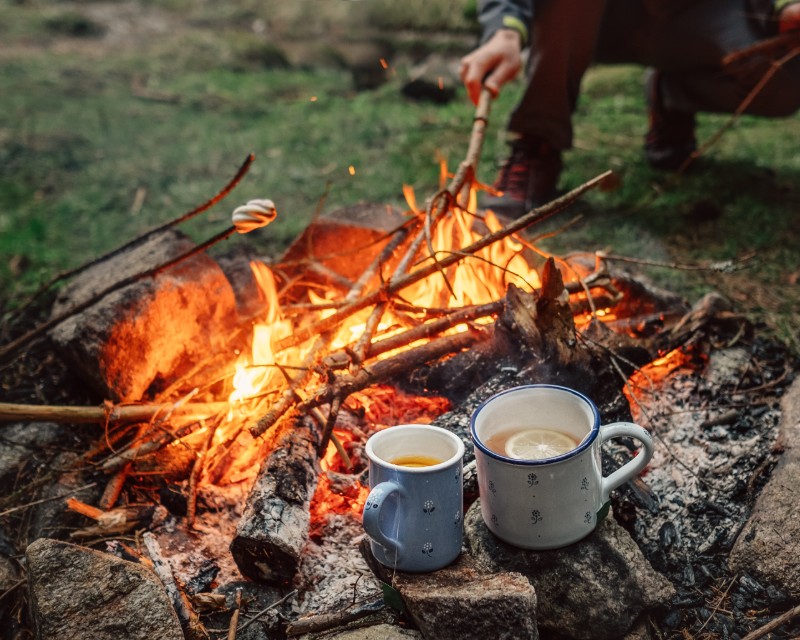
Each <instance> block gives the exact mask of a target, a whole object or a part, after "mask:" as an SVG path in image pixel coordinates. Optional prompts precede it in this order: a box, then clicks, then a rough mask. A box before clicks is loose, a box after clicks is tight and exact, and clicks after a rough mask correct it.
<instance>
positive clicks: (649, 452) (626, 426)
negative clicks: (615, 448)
mask: <svg viewBox="0 0 800 640" xmlns="http://www.w3.org/2000/svg"><path fill="white" fill-rule="evenodd" d="M623 437H630V438H633V439H634V440H638V441H639V442H641V443H642V446H641V448H640V449H639V451H638V452H637V454H636V456H635V457H634V458H633V460H631V461H630V462H626V463H625V464H624V465H622V466H621V467H620V468H619V469H617V470H616V471H614V473H612V474H611V475H610V476H607V477H604V478H603V479H602V481H601V483H600V500H601V502H602V504H605V503H606V502H608V499H609V495H610V494H611V492H612V491H613V490H614V489H616V488H617V487H618V486H620V485H621V484H622V483H624V482H627V481H628V480H630V479H631V478H633V477H635V476H638V475H639V473H641V471H642V469H644V468H645V466H646V465H647V463H648V462H650V459H651V458H652V457H653V439H652V438H651V437H650V433H649V432H648V431H647V429H643V428H642V427H640V426H639V425H638V424H634V423H632V422H614V423H612V424H606V425H602V426H601V427H600V444H602V443H604V442H606V441H607V440H611V439H612V438H623Z"/></svg>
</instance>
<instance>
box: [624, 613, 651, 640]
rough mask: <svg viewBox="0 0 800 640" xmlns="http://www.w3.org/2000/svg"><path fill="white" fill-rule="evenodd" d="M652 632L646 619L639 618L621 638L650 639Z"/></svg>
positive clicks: (630, 639)
mask: <svg viewBox="0 0 800 640" xmlns="http://www.w3.org/2000/svg"><path fill="white" fill-rule="evenodd" d="M652 638H653V634H652V633H651V632H650V625H649V624H648V622H647V619H646V618H645V619H642V620H639V621H638V622H637V623H636V624H634V625H633V628H632V629H631V630H630V631H628V633H626V634H625V637H624V638H623V639H622V640H652Z"/></svg>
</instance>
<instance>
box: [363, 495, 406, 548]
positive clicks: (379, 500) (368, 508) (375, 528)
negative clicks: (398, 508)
mask: <svg viewBox="0 0 800 640" xmlns="http://www.w3.org/2000/svg"><path fill="white" fill-rule="evenodd" d="M403 493H404V492H403V488H402V487H401V486H400V485H399V484H397V483H396V482H391V481H386V482H381V483H380V484H377V485H375V486H374V487H373V488H372V490H371V491H370V492H369V495H368V496H367V500H366V502H365V503H364V511H363V512H362V515H361V519H362V521H363V524H364V530H365V531H366V532H367V535H368V536H369V537H370V538H372V539H373V540H374V541H375V542H377V543H378V544H380V545H381V546H382V547H384V548H385V549H386V550H387V551H389V552H393V553H394V554H395V557H396V558H397V559H398V560H399V559H400V557H401V556H402V554H403V545H402V544H401V542H400V541H399V540H398V539H397V538H392V537H390V536H389V535H388V534H386V533H385V532H384V531H383V530H382V529H381V526H380V521H381V512H382V511H383V509H384V507H385V506H386V505H387V500H388V499H389V498H390V497H391V496H397V498H400V497H401V496H402V495H403ZM390 504H391V503H390ZM394 504H395V505H396V504H397V502H396V501H395V502H394ZM395 515H396V514H395Z"/></svg>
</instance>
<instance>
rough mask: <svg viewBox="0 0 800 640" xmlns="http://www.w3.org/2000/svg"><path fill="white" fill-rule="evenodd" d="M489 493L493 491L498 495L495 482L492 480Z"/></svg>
mask: <svg viewBox="0 0 800 640" xmlns="http://www.w3.org/2000/svg"><path fill="white" fill-rule="evenodd" d="M489 491H491V492H492V493H497V489H495V486H494V482H492V481H491V480H489Z"/></svg>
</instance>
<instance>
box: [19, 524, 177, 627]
mask: <svg viewBox="0 0 800 640" xmlns="http://www.w3.org/2000/svg"><path fill="white" fill-rule="evenodd" d="M25 556H26V559H27V563H28V587H29V589H30V597H31V610H32V612H33V616H34V620H35V622H36V637H37V638H39V639H40V640H139V639H141V640H183V637H184V636H183V631H182V630H181V625H180V622H178V617H177V615H176V614H175V611H174V609H173V608H172V604H171V603H170V601H169V598H168V597H167V594H166V592H165V591H164V588H163V587H162V586H161V583H160V582H159V581H158V578H157V577H156V575H155V574H154V573H153V572H152V571H150V570H148V569H146V568H145V567H143V566H141V565H138V564H134V563H132V562H128V561H126V560H120V559H118V558H115V557H114V556H111V555H108V554H105V553H100V552H99V551H94V550H92V549H86V548H84V547H79V546H77V545H73V544H69V543H67V542H60V541H57V540H51V539H47V538H41V539H39V540H37V541H36V542H34V543H32V544H31V545H30V546H29V547H28V548H27V550H26V551H25Z"/></svg>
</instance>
